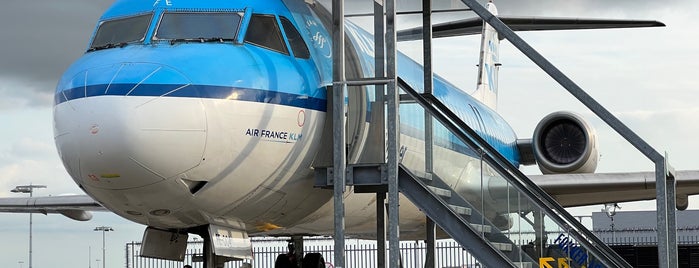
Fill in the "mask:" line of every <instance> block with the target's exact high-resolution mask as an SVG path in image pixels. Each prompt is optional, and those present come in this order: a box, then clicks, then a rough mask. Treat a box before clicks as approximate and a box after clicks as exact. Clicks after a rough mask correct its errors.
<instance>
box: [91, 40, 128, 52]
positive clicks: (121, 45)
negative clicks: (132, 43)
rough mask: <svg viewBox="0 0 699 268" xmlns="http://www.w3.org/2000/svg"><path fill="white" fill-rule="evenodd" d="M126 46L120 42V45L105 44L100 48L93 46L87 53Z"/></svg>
mask: <svg viewBox="0 0 699 268" xmlns="http://www.w3.org/2000/svg"><path fill="white" fill-rule="evenodd" d="M126 45H128V43H126V42H121V43H107V44H104V45H101V46H95V47H91V48H90V49H88V50H87V52H91V51H97V50H102V49H109V48H115V47H125V46H126Z"/></svg>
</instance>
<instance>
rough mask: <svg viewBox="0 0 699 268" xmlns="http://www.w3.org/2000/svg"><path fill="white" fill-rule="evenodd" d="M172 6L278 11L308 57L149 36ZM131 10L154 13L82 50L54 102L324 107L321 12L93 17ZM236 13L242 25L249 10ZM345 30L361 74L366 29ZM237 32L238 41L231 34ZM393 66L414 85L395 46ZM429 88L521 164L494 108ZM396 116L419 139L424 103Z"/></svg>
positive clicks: (448, 143)
mask: <svg viewBox="0 0 699 268" xmlns="http://www.w3.org/2000/svg"><path fill="white" fill-rule="evenodd" d="M173 11H186V12H237V13H239V14H240V15H241V16H243V17H245V16H250V14H267V15H273V16H275V18H276V20H277V22H279V21H280V17H284V18H287V19H289V20H290V21H291V22H292V23H293V24H294V26H295V27H296V28H297V29H298V30H299V32H300V33H301V35H302V38H303V40H304V42H305V43H306V45H307V46H308V48H309V50H310V55H311V57H310V58H308V59H304V58H299V57H294V55H293V52H292V50H291V48H290V47H289V43H288V40H286V38H285V45H286V46H287V50H288V51H289V53H279V52H276V51H272V50H269V49H266V48H263V47H260V46H256V45H253V44H249V43H245V42H243V43H239V42H233V41H228V42H207V43H199V42H193V41H189V42H165V41H158V40H154V39H153V36H154V31H155V28H156V27H157V25H158V23H159V18H160V16H161V15H162V14H163V13H164V12H173ZM137 14H152V18H153V19H152V21H151V22H150V24H149V25H150V26H149V29H148V31H147V34H146V35H145V37H144V38H143V40H141V41H138V42H133V43H129V44H125V45H121V46H117V47H114V48H108V49H101V50H96V51H88V52H86V53H85V54H84V55H83V56H82V57H81V58H80V59H79V60H77V61H76V62H75V63H74V64H73V65H72V66H71V67H70V68H69V69H68V70H67V71H66V72H65V74H64V75H63V77H62V79H61V81H60V82H59V84H58V86H57V90H56V94H55V104H56V105H58V104H60V103H63V102H67V101H70V100H73V99H79V98H89V97H93V96H101V95H116V96H153V97H187V98H216V99H235V100H241V101H250V102H260V103H270V104H278V105H286V106H293V107H300V108H306V109H312V110H317V111H325V110H326V109H327V107H326V104H325V102H326V98H327V94H326V86H328V85H331V84H332V58H331V47H332V44H331V38H330V31H329V29H328V28H327V26H326V25H324V24H323V19H326V21H327V19H328V18H321V17H320V16H322V15H319V14H316V13H315V12H314V11H313V10H312V9H311V8H309V7H308V6H307V5H306V4H305V3H303V1H281V0H280V1H250V0H232V1H231V0H227V1H223V0H207V1H201V0H171V1H143V0H118V1H116V2H115V4H114V5H113V6H112V7H111V8H110V9H109V10H108V11H107V12H105V14H104V15H103V16H102V17H101V19H100V21H101V22H103V21H108V20H111V19H116V18H123V17H127V16H134V15H137ZM246 19H247V20H246ZM242 21H243V22H245V23H247V22H248V21H249V18H244V19H243V20H242ZM245 23H242V24H241V25H242V26H245ZM245 30H246V29H239V30H238V31H239V32H245ZM346 31H347V36H348V38H349V41H350V42H351V43H352V45H353V47H354V48H355V50H356V51H355V53H356V55H357V58H358V62H357V63H356V64H359V66H358V67H359V68H358V69H359V70H361V72H363V75H364V76H367V77H369V76H373V73H374V70H373V68H374V54H373V53H374V52H373V49H374V44H373V40H374V39H373V36H372V35H371V34H370V33H368V32H366V31H364V30H363V29H361V28H359V27H357V26H356V25H354V24H352V23H350V22H348V23H347V24H346ZM247 34H250V33H247ZM284 36H285V37H286V35H284ZM236 40H243V39H242V37H241V36H237V37H236ZM397 69H398V75H399V76H400V77H401V78H403V79H404V80H405V81H406V82H407V83H408V84H409V85H410V86H412V87H413V88H415V89H416V90H418V91H421V90H422V88H423V81H422V79H423V78H422V76H421V74H422V66H421V65H420V64H418V63H417V62H415V61H413V60H412V59H410V58H409V57H407V56H406V55H404V54H402V53H398V58H397ZM88 73H89V74H90V75H88ZM100 73H104V74H105V76H100V75H99V74H100ZM115 74H116V75H115ZM149 74H152V75H149ZM433 92H434V95H435V96H436V97H437V98H438V99H440V100H441V101H443V102H444V103H445V105H447V106H448V107H449V108H450V109H452V111H453V112H454V113H455V114H457V115H458V116H459V117H461V119H462V120H463V121H464V122H466V123H467V124H468V125H469V126H471V127H472V128H473V129H474V130H476V132H477V133H479V135H480V136H481V137H483V138H484V139H485V140H486V141H487V142H488V143H490V144H491V145H492V146H493V147H494V148H496V149H497V150H498V151H499V152H500V153H501V154H502V155H503V156H505V157H506V158H507V159H509V160H510V161H511V162H512V163H513V164H514V165H519V153H518V151H517V148H516V135H515V133H514V131H513V130H512V128H511V127H510V126H509V124H507V122H506V121H505V120H504V119H503V118H502V117H501V116H500V115H499V114H498V113H497V112H496V111H494V110H492V109H490V108H488V107H486V106H485V105H483V104H482V103H480V102H478V101H477V100H475V99H474V98H472V97H471V96H470V95H469V94H467V93H465V92H464V91H463V90H461V89H459V88H457V87H456V86H454V85H453V84H451V83H449V82H447V81H446V80H445V79H443V78H442V77H439V76H435V80H434V89H433ZM400 114H401V132H402V133H403V134H404V135H410V136H413V137H420V135H421V134H419V133H421V131H422V130H423V129H424V120H423V116H424V115H423V112H422V109H421V108H420V107H417V106H415V105H401V108H400ZM435 143H436V144H437V145H438V146H442V147H444V148H448V149H452V150H455V151H460V152H464V150H466V149H464V148H465V147H464V145H463V143H461V142H460V141H459V140H458V139H457V138H456V137H455V136H454V135H452V134H450V133H449V132H448V131H447V130H446V129H445V128H443V127H439V126H437V127H436V129H435ZM466 151H468V150H466ZM464 153H467V152H464Z"/></svg>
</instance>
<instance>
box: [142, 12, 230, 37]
mask: <svg viewBox="0 0 699 268" xmlns="http://www.w3.org/2000/svg"><path fill="white" fill-rule="evenodd" d="M240 20H241V17H240V15H239V14H238V13H213V12H198V13H184V12H177V13H164V14H163V17H162V18H161V19H160V24H159V25H158V29H157V30H156V32H155V34H154V36H153V39H155V40H182V41H189V40H199V41H233V39H234V38H235V35H236V33H237V32H238V27H239V26H240Z"/></svg>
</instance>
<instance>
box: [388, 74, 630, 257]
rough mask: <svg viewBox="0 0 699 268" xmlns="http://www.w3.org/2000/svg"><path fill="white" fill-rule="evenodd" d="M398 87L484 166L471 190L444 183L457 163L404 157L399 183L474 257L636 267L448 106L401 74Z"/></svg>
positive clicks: (435, 125) (406, 102)
mask: <svg viewBox="0 0 699 268" xmlns="http://www.w3.org/2000/svg"><path fill="white" fill-rule="evenodd" d="M398 86H399V88H400V89H401V90H402V92H404V93H405V94H404V95H401V99H402V103H401V105H419V106H420V107H421V108H422V109H424V110H425V111H426V113H425V116H426V117H427V118H426V119H427V120H432V121H433V122H434V123H433V126H432V127H431V128H432V129H433V130H436V129H446V130H448V131H449V132H450V135H454V136H455V137H456V138H458V139H459V140H460V141H461V142H463V145H464V146H465V147H466V148H465V149H462V150H461V151H463V152H465V154H466V155H469V154H470V155H471V156H470V158H472V161H471V164H473V162H474V161H473V160H475V163H477V164H478V165H475V166H474V165H471V167H464V170H466V169H468V168H476V169H480V174H481V175H480V177H479V178H477V179H480V183H473V182H471V183H469V185H471V186H470V189H464V187H463V186H458V185H451V186H450V185H449V184H448V183H447V182H446V181H445V179H443V178H442V177H443V176H451V175H450V174H449V173H450V172H453V168H454V167H453V166H451V165H452V164H453V163H454V162H453V161H452V162H451V164H450V165H440V164H439V163H432V164H431V165H433V167H431V169H432V170H431V171H430V170H428V169H430V167H427V168H426V167H425V166H426V165H424V164H423V163H415V161H413V163H407V162H406V160H407V155H402V158H401V165H400V170H399V181H398V185H399V189H400V192H401V193H402V194H403V195H404V196H406V197H407V198H408V199H410V200H411V201H412V203H413V204H415V205H416V206H417V207H419V208H420V209H421V210H422V211H423V212H424V213H425V214H426V215H427V216H428V217H429V218H430V219H432V220H433V221H435V222H436V223H437V225H438V226H439V227H440V228H441V229H442V230H443V231H444V232H445V233H447V234H449V236H450V237H452V238H453V239H454V240H456V241H457V242H459V243H460V244H461V245H462V246H463V247H464V248H465V249H466V250H468V251H469V252H470V253H471V254H473V255H484V256H483V258H493V257H499V258H501V259H502V260H505V261H507V262H509V265H510V266H514V267H630V266H629V265H628V264H627V263H626V262H625V261H624V260H623V259H622V258H621V257H620V256H619V255H617V254H616V253H615V252H614V251H613V250H612V249H611V248H609V247H607V246H606V245H605V244H604V243H603V242H602V241H600V240H599V239H598V238H597V237H596V236H595V235H594V234H592V233H591V232H590V231H589V230H588V229H587V228H585V227H584V226H583V225H582V224H581V223H580V222H579V221H577V220H576V219H575V218H574V217H573V216H571V215H570V214H568V212H567V211H566V210H565V209H564V208H563V207H561V206H560V205H559V204H558V203H557V202H556V201H555V200H554V199H553V198H552V197H551V196H549V195H548V194H547V193H546V192H544V191H543V190H541V188H539V187H538V186H536V184H534V183H533V182H532V181H531V180H529V179H528V178H527V177H526V176H525V175H524V174H522V173H521V172H520V171H519V170H518V169H517V167H515V166H513V165H512V164H511V163H510V162H509V161H508V160H507V159H505V158H504V157H503V156H502V155H500V154H499V153H498V152H497V151H496V150H495V149H494V148H492V147H491V146H490V145H489V144H488V143H487V142H486V141H485V140H483V139H482V138H481V137H480V136H479V135H478V134H477V133H476V132H475V131H474V130H473V129H471V128H470V127H469V126H468V125H467V124H466V123H464V122H463V121H461V120H460V119H459V117H458V116H456V115H455V114H454V113H453V112H452V111H451V110H450V109H449V108H448V107H447V106H446V105H444V104H443V102H442V101H440V100H439V99H438V98H436V97H435V96H434V95H431V94H420V93H418V92H417V91H416V90H414V89H413V88H412V87H410V86H409V85H408V84H407V83H406V82H405V81H403V80H402V79H401V78H400V77H399V78H398ZM411 102H414V104H411ZM426 129H428V130H427V131H429V128H426ZM427 135H431V134H430V133H425V136H427ZM402 146H404V145H402ZM433 147H435V148H437V147H438V146H433ZM407 151H408V150H406V149H403V150H401V152H407ZM414 151H416V152H419V151H421V150H419V149H418V150H414ZM425 151H428V150H425ZM469 152H470V153H469ZM436 153H439V152H438V151H437V150H432V154H436ZM424 158H425V159H427V158H432V157H430V156H427V155H425V156H424ZM440 158H443V157H440ZM426 162H432V161H426ZM444 169H452V171H449V170H444ZM462 180H463V178H462ZM479 184H480V185H479ZM473 185H478V186H480V187H478V189H474V188H473ZM453 186H456V189H458V190H455V189H454V187H453ZM483 252H486V253H485V254H484V253H483ZM508 267H509V266H508Z"/></svg>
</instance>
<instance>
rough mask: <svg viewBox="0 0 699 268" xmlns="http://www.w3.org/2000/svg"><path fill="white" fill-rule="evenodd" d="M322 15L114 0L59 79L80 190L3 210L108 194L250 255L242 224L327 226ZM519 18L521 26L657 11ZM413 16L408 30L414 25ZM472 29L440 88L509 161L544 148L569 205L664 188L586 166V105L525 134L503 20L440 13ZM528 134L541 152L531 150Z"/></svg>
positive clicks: (686, 184) (457, 183) (368, 213)
mask: <svg viewBox="0 0 699 268" xmlns="http://www.w3.org/2000/svg"><path fill="white" fill-rule="evenodd" d="M487 5H488V9H489V10H490V11H491V12H493V13H495V12H497V10H496V9H495V6H494V5H493V4H492V3H488V4H487ZM329 16H330V13H329V12H328V11H327V9H326V8H324V7H323V6H322V5H321V4H319V3H314V2H312V1H300V0H269V1H251V0H225V1H224V0H154V1H143V0H117V1H115V3H114V4H113V5H112V6H111V8H109V9H108V10H107V11H106V12H105V13H104V15H103V16H102V17H101V18H100V20H99V22H98V24H97V27H96V29H95V32H94V34H93V37H92V39H91V41H90V44H89V46H88V47H87V50H86V52H85V54H84V55H83V56H81V57H80V58H79V59H78V60H77V61H76V62H75V63H73V65H72V66H70V68H69V69H68V70H66V71H65V73H64V74H63V77H62V78H61V80H60V82H59V83H58V86H57V88H56V93H55V106H54V134H55V142H56V147H57V148H58V152H59V154H60V157H61V159H62V161H63V163H64V165H65V167H66V170H67V171H68V173H69V174H70V176H71V177H72V178H73V180H74V181H75V183H77V184H78V186H79V187H80V188H81V189H83V190H84V191H85V192H86V193H87V196H61V197H37V198H30V199H28V198H12V199H9V198H8V199H2V200H0V211H8V212H32V211H33V212H43V213H61V214H64V215H66V216H69V217H71V218H73V219H77V220H89V219H90V217H91V214H89V211H93V210H101V209H104V208H106V209H107V210H109V211H111V212H114V213H116V214H118V215H120V216H122V217H124V218H126V219H129V220H131V221H134V222H137V223H140V224H143V225H146V226H148V227H149V229H148V230H147V231H146V235H145V236H144V240H145V241H144V242H146V247H147V248H152V247H165V246H164V245H168V242H169V241H170V239H171V237H172V235H174V234H177V233H197V234H203V235H207V234H210V235H212V236H217V237H218V236H219V235H221V236H220V237H225V238H230V241H233V242H231V243H230V244H227V245H223V246H222V245H221V244H217V246H218V247H221V248H217V252H216V254H217V255H222V256H228V257H239V258H249V257H250V253H251V252H250V251H249V247H248V246H249V245H248V244H245V242H244V241H245V240H247V242H248V243H249V239H247V238H248V235H254V236H264V235H308V234H314V235H328V234H331V233H332V230H333V229H332V226H333V224H332V221H333V210H332V207H333V204H332V200H331V199H332V192H331V191H327V190H323V189H317V188H313V185H314V170H313V168H312V166H313V161H314V158H315V157H316V155H317V152H318V151H319V150H320V149H321V148H320V145H319V144H320V140H321V136H322V134H323V129H324V124H325V116H326V111H327V109H328V107H326V101H327V97H328V96H327V93H326V87H327V86H328V85H331V84H332V60H333V59H332V58H331V43H330V42H331V35H330V30H329V29H330V25H329V21H330V17H329ZM516 20H517V18H513V19H512V24H511V25H512V28H513V29H516V30H517V29H518V30H539V29H575V28H604V27H626V26H628V27H632V26H633V27H637V26H658V23H656V22H643V21H637V22H634V23H629V24H624V23H623V22H618V21H615V22H612V23H611V24H610V23H609V22H608V21H593V20H588V21H584V20H579V21H578V23H579V24H561V23H552V24H549V25H546V24H545V22H546V20H541V21H540V22H541V24H540V25H539V26H535V25H533V24H521V25H520V24H518V23H517V22H516ZM505 21H506V22H507V20H505ZM523 21H526V20H524V19H523ZM551 21H553V20H551ZM561 21H566V22H568V23H570V21H571V20H561ZM585 22H589V25H583V24H584V23H585ZM561 25H563V26H561ZM440 27H441V28H440ZM518 27H519V28H518ZM411 32H412V33H414V31H411V30H408V31H404V32H403V33H404V34H403V35H401V39H403V40H410V39H411V38H412V37H411ZM346 33H347V40H348V42H347V44H348V45H347V47H348V50H347V54H349V55H350V56H349V57H351V58H352V59H353V60H350V61H348V64H349V65H348V67H347V68H348V69H351V70H353V72H354V73H355V75H356V76H358V77H371V76H373V75H374V71H373V66H374V55H373V53H374V52H373V51H374V43H373V42H374V41H373V40H374V39H373V36H372V35H371V34H369V33H368V32H366V31H365V30H363V29H361V28H360V27H358V26H356V25H355V24H352V23H351V22H347V23H346ZM474 33H482V34H483V35H482V46H481V60H480V65H479V66H480V68H479V74H478V85H477V88H476V91H475V92H474V93H473V94H468V93H466V92H465V91H464V90H462V89H459V88H457V87H456V86H454V85H452V84H451V83H449V82H448V81H446V80H445V79H443V78H441V77H439V76H436V77H435V80H434V95H436V96H437V97H438V98H439V99H441V100H443V101H444V102H445V104H446V105H448V106H449V107H450V108H451V109H452V110H453V111H454V112H455V113H456V114H457V115H458V116H460V117H461V119H462V120H463V121H464V122H466V123H468V124H469V125H470V126H471V127H472V128H473V129H475V130H476V131H477V132H478V133H479V134H480V135H481V136H482V137H483V138H484V139H485V140H486V141H488V142H489V143H490V144H491V145H492V146H493V147H494V148H496V149H497V150H498V151H499V152H500V153H501V154H502V155H504V156H505V157H506V158H507V159H509V160H510V161H511V162H512V164H514V165H516V166H518V165H520V164H533V163H534V162H536V163H537V164H538V165H539V166H540V167H541V170H542V171H543V172H544V173H545V174H547V175H543V176H533V177H532V179H533V180H534V181H535V182H537V183H538V184H539V185H540V186H541V187H542V188H543V189H544V190H547V191H548V192H549V193H550V194H552V195H553V196H554V197H555V198H557V199H558V201H560V202H561V204H562V205H564V206H579V205H588V204H599V203H609V202H621V201H633V200H643V199H652V198H654V197H655V191H654V189H653V188H654V179H653V175H652V174H650V173H649V174H644V173H628V174H592V173H593V172H594V170H595V167H596V164H597V160H598V152H597V147H596V146H597V142H596V137H595V133H594V130H593V129H592V128H591V127H590V126H589V125H588V124H587V123H585V121H584V120H583V119H582V118H581V117H580V116H577V115H574V114H572V113H567V112H558V113H554V114H552V115H551V116H549V117H546V118H545V119H544V120H542V122H541V123H540V124H539V127H538V128H537V131H536V133H535V134H534V136H533V138H532V139H531V140H530V139H518V137H517V136H516V135H515V132H514V131H513V130H512V128H511V127H510V125H509V124H508V123H507V121H506V120H505V119H503V118H502V117H501V116H500V115H498V113H497V112H496V110H495V106H496V103H497V72H498V66H499V64H498V47H499V41H500V40H499V38H498V36H497V32H496V31H494V30H493V29H492V28H491V27H490V26H489V25H487V24H486V25H483V24H482V22H481V21H480V20H478V19H472V20H465V21H459V22H453V23H448V24H444V25H438V26H435V36H436V37H442V36H455V35H464V34H474ZM397 62H398V75H399V76H400V77H401V78H402V79H404V80H405V81H406V82H407V83H408V84H410V85H411V86H412V87H414V88H416V89H418V90H420V89H422V80H421V79H422V78H421V77H416V76H414V75H413V74H418V73H422V66H421V65H420V64H418V63H416V62H415V61H413V60H411V59H410V58H408V57H407V56H405V55H403V54H401V53H399V54H398V59H397ZM400 113H401V131H402V133H401V137H400V139H401V146H402V147H405V148H406V153H405V154H404V156H403V159H402V161H403V162H402V163H403V164H404V165H406V166H411V165H412V166H416V167H417V166H418V165H421V163H422V162H421V161H422V157H423V156H421V155H420V150H421V149H420V148H424V141H423V140H421V138H419V136H418V135H411V130H415V129H421V128H423V119H422V116H411V115H412V114H418V113H420V114H421V113H422V112H420V111H418V110H413V109H412V108H411V106H402V108H401V110H400ZM367 118H370V117H367ZM370 123H371V122H367V124H370ZM362 128H363V127H359V128H358V129H357V130H355V131H357V133H359V134H358V135H356V136H357V137H360V138H359V139H358V140H355V141H352V144H351V145H350V146H351V147H352V148H353V150H350V151H351V155H350V157H348V159H350V162H352V161H356V159H359V158H361V156H362V154H363V153H364V150H365V149H366V148H368V147H371V146H372V144H370V143H369V141H367V140H366V139H364V137H366V135H363V134H362V135H360V134H361V133H362V131H365V129H362ZM560 131H572V133H573V134H571V135H570V136H567V138H570V139H574V140H573V142H571V143H572V144H573V146H574V147H575V150H574V151H572V152H563V151H559V150H556V149H555V148H551V147H547V146H546V143H547V142H552V141H553V140H555V139H557V138H560V137H559V136H557V135H560V134H558V133H560ZM437 135H442V136H438V137H437V138H436V139H437V140H440V139H441V140H440V141H441V143H440V142H436V145H435V146H436V149H435V150H436V151H435V160H434V162H435V172H440V170H442V171H445V172H444V174H442V175H441V176H442V178H443V179H444V180H446V181H447V182H448V183H449V184H451V185H452V186H454V187H456V189H457V190H459V191H462V192H464V193H467V192H468V191H470V189H471V188H474V187H480V184H479V185H473V182H474V180H475V178H478V177H479V176H480V171H479V169H478V166H479V165H478V160H477V159H475V158H473V157H471V156H469V155H468V154H464V153H463V152H461V151H459V150H456V149H454V148H455V147H454V146H452V145H453V144H452V142H453V141H454V140H456V139H454V138H453V137H450V136H449V135H448V134H447V132H446V131H443V132H439V131H438V134H437ZM532 140H533V141H534V142H532ZM530 150H531V151H533V155H534V156H535V159H534V158H533V157H531V156H528V155H527V154H525V153H523V152H525V151H530ZM454 168H456V169H458V172H446V171H447V170H451V171H454V170H453V169H454ZM571 173H578V174H571ZM679 174H680V175H679V178H678V180H679V185H678V190H677V191H678V196H679V197H680V201H681V202H679V204H680V205H682V206H683V207H685V208H686V206H687V202H686V200H687V196H688V195H691V194H696V193H699V186H697V185H696V183H694V184H690V183H691V182H693V181H694V182H695V181H696V179H697V178H699V174H697V173H696V172H685V173H682V172H680V173H679ZM690 178H691V179H693V180H690ZM685 179H686V180H685ZM475 181H478V182H479V183H480V179H478V180H475ZM345 198H346V200H345V204H346V223H345V224H346V231H347V234H348V235H349V236H355V237H369V238H373V237H374V236H375V234H374V233H375V224H374V222H373V221H372V220H371V219H374V218H375V215H374V212H375V210H374V208H375V202H376V201H375V200H374V197H373V196H372V195H361V194H354V193H352V191H347V195H346V197H345ZM406 201H407V200H406ZM682 201H683V202H682ZM493 206H494V207H493V208H494V209H495V210H494V211H498V209H499V208H498V207H497V206H496V205H493ZM400 209H401V212H400V216H401V218H400V225H401V231H402V232H403V233H404V234H403V235H402V237H403V238H409V237H411V235H412V236H414V237H422V234H424V228H423V226H424V223H425V222H424V221H425V217H424V215H423V214H422V213H421V212H420V211H419V210H418V209H417V208H416V207H415V206H414V205H412V204H410V202H403V205H402V206H401V207H400ZM501 211H505V210H504V209H502V210H501ZM496 216H497V213H496ZM164 237H165V238H164ZM153 241H155V242H153ZM240 241H243V243H242V244H240V243H239V242H240ZM149 243H150V244H152V245H154V246H149ZM151 256H155V257H170V256H171V255H168V254H167V253H162V252H154V253H152V254H151Z"/></svg>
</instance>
